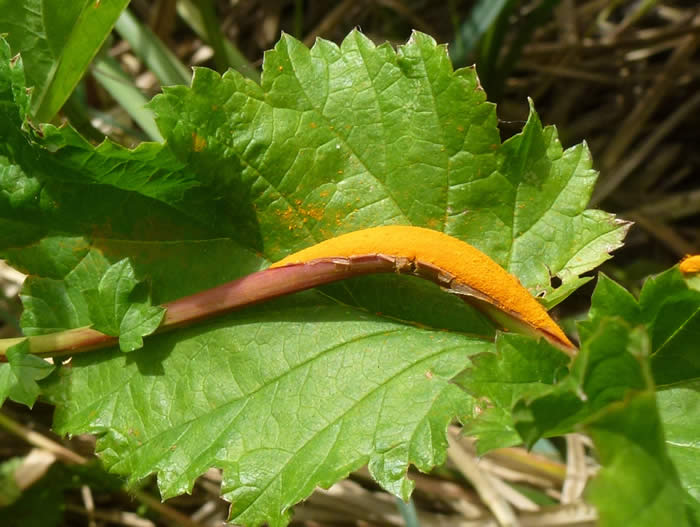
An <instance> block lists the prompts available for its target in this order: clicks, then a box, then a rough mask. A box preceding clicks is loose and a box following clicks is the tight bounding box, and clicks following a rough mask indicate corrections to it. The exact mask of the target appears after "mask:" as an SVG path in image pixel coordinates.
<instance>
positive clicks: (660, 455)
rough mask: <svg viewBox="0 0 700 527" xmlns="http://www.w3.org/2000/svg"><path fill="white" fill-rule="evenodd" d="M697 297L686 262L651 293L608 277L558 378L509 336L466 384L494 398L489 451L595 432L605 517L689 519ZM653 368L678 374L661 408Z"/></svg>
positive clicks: (487, 417)
mask: <svg viewBox="0 0 700 527" xmlns="http://www.w3.org/2000/svg"><path fill="white" fill-rule="evenodd" d="M696 295H697V291H695V290H693V289H691V288H689V287H688V285H687V283H686V281H685V280H683V278H682V277H681V276H680V273H679V272H678V270H677V269H675V268H674V269H671V270H669V271H667V272H665V273H662V274H661V275H658V276H656V277H653V278H650V279H649V280H647V282H646V283H645V284H644V287H643V289H642V291H641V294H640V300H639V301H637V300H636V299H635V298H634V297H633V296H632V295H631V294H629V293H628V292H627V291H626V290H625V289H623V288H622V287H620V286H619V285H617V284H615V283H614V282H613V281H611V280H610V279H609V278H607V277H605V276H604V275H601V276H600V278H599V281H598V285H597V287H596V290H595V292H594V294H593V303H592V306H591V310H590V313H589V319H588V320H586V321H585V322H582V323H580V324H579V330H580V331H579V333H580V335H581V338H582V346H581V351H580V353H579V354H578V355H577V357H576V358H575V360H574V361H573V363H572V364H571V367H570V369H571V373H570V374H569V375H568V376H564V377H561V378H560V379H559V380H558V381H557V382H556V383H555V382H552V379H546V381H545V382H543V381H542V377H539V376H536V375H533V371H538V370H540V371H545V372H550V375H551V374H553V373H554V372H557V371H560V372H563V370H562V369H561V367H560V366H558V365H557V364H556V363H555V362H553V361H552V359H551V358H549V362H550V363H549V364H548V365H545V367H544V368H541V361H540V360H535V361H534V362H533V363H531V362H529V361H523V360H522V358H521V357H520V355H519V353H518V351H517V350H514V349H505V348H504V347H503V346H499V352H500V353H499V355H498V358H496V357H492V356H489V355H487V356H484V357H481V356H477V357H474V358H473V359H472V366H471V367H470V368H469V369H468V370H467V371H466V372H464V373H463V374H461V375H460V377H459V382H460V383H461V384H462V385H464V386H466V387H467V389H468V390H469V391H470V394H471V395H473V396H474V397H476V398H477V399H479V398H482V397H485V398H486V399H487V400H488V402H489V403H490V404H491V405H493V406H492V407H491V408H489V409H488V410H487V411H486V412H484V413H483V414H482V415H479V416H478V417H477V418H476V419H475V421H474V423H472V424H471V425H470V430H476V431H478V432H480V435H479V437H480V440H481V441H484V440H485V444H484V445H482V446H481V449H482V450H486V449H488V448H493V447H496V446H505V445H509V444H512V443H514V442H515V441H517V438H518V437H520V438H522V439H523V440H524V441H525V442H526V443H528V444H530V445H532V444H533V443H534V442H535V441H536V440H537V439H539V438H540V437H542V436H551V435H559V434H564V433H568V432H572V431H577V430H579V431H585V432H586V433H588V434H589V435H590V436H591V437H592V438H593V440H594V443H595V446H596V451H597V452H599V454H600V459H601V463H602V464H603V469H602V470H601V473H600V475H599V476H598V478H596V479H595V480H594V482H593V483H592V484H591V487H590V498H591V500H592V501H594V503H595V504H596V505H597V506H598V508H599V513H600V519H601V525H632V524H634V525H658V524H663V525H665V524H671V525H685V524H686V521H687V520H686V515H685V514H686V512H687V513H688V514H690V515H691V516H692V515H693V514H695V515H697V511H698V501H697V488H698V479H697V474H698V462H700V456H699V455H698V453H699V451H698V448H697V440H696V438H697V433H698V430H697V426H696V425H695V424H694V423H695V419H694V418H693V417H692V416H693V415H695V414H696V413H697V408H698V407H697V404H698V401H697V392H696V391H695V389H694V388H695V385H696V384H697V374H696V369H695V368H694V365H695V364H696V357H695V355H696V354H695V352H694V348H693V346H692V345H691V344H690V342H689V335H692V334H693V333H695V334H697V329H695V327H694V324H695V317H696V313H697V310H698V308H699V307H700V300H699V299H698V297H697V296H696ZM679 306H682V307H683V309H682V310H679V309H678V307H679ZM521 349H523V350H524V349H526V348H525V347H524V346H521ZM529 356H531V357H538V356H539V357H545V358H547V357H546V355H542V354H541V353H540V355H538V354H536V353H531V354H530V355H529ZM669 357H673V360H674V361H675V362H676V368H675V369H674V368H673V367H672V366H671V365H670V364H669V362H668V361H669ZM484 365H486V368H484ZM679 366H680V368H679ZM557 368H559V369H557ZM484 370H486V371H484ZM652 377H655V378H656V379H663V380H664V381H666V382H668V381H669V380H673V382H674V384H667V385H666V386H664V387H663V388H664V389H663V391H661V392H659V394H658V398H659V403H658V408H657V402H656V391H655V386H654V381H653V379H652ZM482 379H488V380H489V382H488V383H484V382H482ZM533 380H534V381H535V382H534V383H533ZM548 385H549V386H548ZM494 415H497V416H498V418H499V419H498V420H497V425H498V426H496V427H494V423H493V421H494V419H493V416H494ZM482 421H483V423H482ZM485 427H486V428H487V430H486V431H487V432H490V433H484V430H483V429H484V428H485ZM515 431H517V434H516V433H515ZM664 431H665V432H666V436H664ZM673 462H675V463H676V464H675V466H674V463H673ZM676 467H678V469H677V470H676ZM678 474H680V480H679V477H678ZM683 489H684V490H683ZM684 504H685V510H684ZM640 511H643V514H642V512H640Z"/></svg>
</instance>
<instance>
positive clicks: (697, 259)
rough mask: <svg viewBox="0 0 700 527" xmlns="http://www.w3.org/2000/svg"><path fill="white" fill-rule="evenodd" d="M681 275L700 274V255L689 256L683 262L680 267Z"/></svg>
mask: <svg viewBox="0 0 700 527" xmlns="http://www.w3.org/2000/svg"><path fill="white" fill-rule="evenodd" d="M679 268H680V270H681V273H683V274H691V273H699V272H700V254H695V255H688V256H686V257H685V258H683V260H681V264H680V266H679Z"/></svg>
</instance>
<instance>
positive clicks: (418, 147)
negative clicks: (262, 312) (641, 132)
mask: <svg viewBox="0 0 700 527" xmlns="http://www.w3.org/2000/svg"><path fill="white" fill-rule="evenodd" d="M319 79H323V81H322V82H319ZM150 106H151V108H152V109H153V110H154V111H155V113H156V121H157V122H158V124H159V127H160V130H161V133H162V134H163V136H164V137H165V138H166V139H167V140H168V143H169V144H170V145H171V146H172V148H173V150H174V151H175V153H176V155H177V156H178V157H179V158H180V159H181V160H182V161H184V162H187V163H188V164H189V165H190V166H192V167H193V168H194V170H196V171H197V172H198V173H199V174H201V177H203V178H208V179H211V178H212V177H216V178H217V179H225V178H227V177H235V178H240V179H241V180H242V181H244V182H246V183H247V186H248V188H250V199H251V201H252V202H253V203H254V205H255V208H256V210H257V211H258V212H257V217H258V221H259V223H260V228H261V234H262V237H263V244H264V246H265V247H266V249H267V253H268V254H269V255H270V256H271V257H272V258H273V259H278V258H281V257H283V256H285V255H286V254H288V253H289V252H291V251H293V250H298V249H301V248H304V247H307V246H309V245H312V244H314V243H316V242H318V241H321V240H323V239H325V238H328V237H330V236H333V235H336V234H339V233H343V232H349V231H352V230H357V229H360V228H365V227H370V226H376V225H381V224H390V223H403V224H413V225H418V226H423V227H429V228H433V229H437V230H442V231H444V232H446V233H448V234H451V235H454V236H457V237H460V238H462V239H464V240H465V241H468V242H469V243H471V244H473V245H475V246H476V247H478V248H479V249H481V250H483V251H485V252H486V253H487V254H489V255H490V256H491V257H493V258H494V259H495V260H496V261H497V262H499V263H500V264H501V265H503V266H504V267H505V268H507V269H508V270H509V271H511V272H513V273H514V274H515V275H516V276H518V277H519V278H520V280H521V282H522V283H523V284H524V285H525V286H526V287H528V288H529V289H530V290H531V291H532V292H533V294H537V295H540V296H542V295H544V298H543V300H544V301H545V303H546V304H547V305H548V306H553V305H555V304H556V303H558V302H559V301H561V300H563V299H564V298H565V297H566V296H567V295H568V294H570V293H571V292H572V291H573V290H574V289H575V288H576V287H578V286H579V285H581V284H582V283H583V282H584V281H585V280H586V279H582V278H579V275H580V274H581V273H583V272H585V271H587V270H590V269H591V268H593V267H595V266H596V265H598V264H599V263H601V262H602V261H604V260H605V259H606V258H608V257H609V252H610V251H612V250H614V249H615V248H616V247H619V245H620V244H621V241H622V238H623V237H624V235H625V232H626V230H627V224H625V223H624V222H618V221H616V220H615V219H614V218H613V216H611V215H609V214H606V213H603V212H601V211H593V210H588V211H586V210H585V206H586V203H587V202H588V199H589V197H590V194H591V191H592V188H593V184H594V182H595V179H596V173H595V172H594V171H593V170H592V169H591V160H590V155H589V152H588V150H587V148H586V147H585V145H579V146H576V147H572V148H570V149H568V150H566V151H563V150H562V147H561V144H560V143H559V140H558V138H557V134H556V130H555V129H554V128H553V127H546V128H543V127H542V125H541V123H540V121H539V118H538V117H537V114H536V113H535V111H534V109H531V113H530V118H529V119H528V122H527V124H526V125H525V128H524V129H523V132H522V133H521V134H517V135H516V136H514V137H512V138H511V139H509V140H508V141H506V142H505V143H504V144H503V145H500V140H499V133H498V128H497V121H496V114H495V107H494V106H493V105H492V104H490V103H487V102H486V100H485V95H484V93H483V92H482V91H481V90H480V89H479V88H478V83H477V79H476V75H475V72H474V70H473V69H461V70H457V71H453V70H452V66H451V64H450V62H449V59H448V56H447V53H446V50H445V48H444V47H442V46H436V44H435V42H434V41H433V40H432V39H431V38H430V37H428V36H426V35H423V34H421V33H414V34H413V36H412V38H411V40H410V41H409V43H408V44H407V45H405V46H401V47H400V48H399V49H398V51H397V52H396V53H395V52H394V51H393V50H392V49H391V48H390V47H389V46H388V45H382V46H378V47H375V45H374V44H373V43H372V42H371V41H370V40H369V39H368V38H366V37H364V36H363V35H362V34H361V33H359V32H358V31H353V32H352V33H350V35H348V37H346V39H345V40H344V41H343V43H342V44H341V45H340V47H337V46H335V45H333V44H331V43H329V42H325V41H319V42H318V43H317V44H316V45H315V46H314V47H313V48H312V49H311V50H309V49H307V48H306V47H304V46H303V45H302V44H301V43H299V42H298V41H296V40H295V39H293V38H292V37H289V36H287V35H284V36H283V37H282V39H281V40H280V42H279V43H278V44H277V45H276V46H275V49H274V50H272V51H269V52H267V53H266V55H265V64H264V69H263V75H262V86H258V85H257V84H255V83H253V82H251V81H249V80H245V79H243V77H241V76H240V75H239V74H237V73H235V72H229V73H227V74H225V75H224V76H223V77H219V76H218V75H217V74H216V73H214V72H212V71H210V70H206V69H198V70H196V71H195V75H194V78H193V81H192V87H191V88H187V87H184V86H175V87H170V88H166V89H165V90H164V94H163V95H160V96H157V97H156V98H154V100H153V102H152V103H151V104H150ZM212 174H216V176H212ZM280 224H281V225H282V226H283V228H281V229H280V228H279V227H280ZM552 276H558V277H559V278H561V280H562V284H561V285H560V286H559V287H558V288H553V287H552V286H551V285H550V281H551V277H552ZM359 287H362V282H358V288H359Z"/></svg>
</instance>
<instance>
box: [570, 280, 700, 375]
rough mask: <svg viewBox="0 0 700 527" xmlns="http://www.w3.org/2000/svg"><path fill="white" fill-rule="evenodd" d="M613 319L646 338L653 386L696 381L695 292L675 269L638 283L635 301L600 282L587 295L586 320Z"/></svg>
mask: <svg viewBox="0 0 700 527" xmlns="http://www.w3.org/2000/svg"><path fill="white" fill-rule="evenodd" d="M606 316H619V317H622V318H623V319H624V320H626V321H627V322H628V323H630V324H632V325H641V324H644V325H645V326H646V327H648V328H649V335H650V337H651V369H652V373H653V375H654V381H655V382H656V384H657V385H658V386H667V385H673V384H677V383H683V382H692V381H694V380H697V379H699V378H700V356H699V355H698V353H697V352H696V350H697V347H698V346H697V342H698V335H700V291H697V290H695V289H693V288H691V287H690V286H689V284H688V282H687V281H686V280H684V279H683V277H682V276H681V274H680V272H679V271H678V269H677V268H676V267H674V268H672V269H669V270H668V271H665V272H663V273H661V274H658V275H656V276H652V277H650V278H649V279H647V280H646V281H645V282H644V286H643V287H642V290H641V292H640V296H639V300H638V301H637V300H636V299H634V297H633V296H632V295H631V294H630V293H628V292H627V291H625V290H624V288H622V287H621V286H619V285H617V284H615V283H614V282H613V281H611V280H610V279H609V278H607V277H605V276H601V277H600V279H599V283H598V286H597V287H596V289H595V292H594V293H593V298H592V306H591V311H590V317H589V318H590V320H589V321H587V322H585V323H583V324H582V326H581V329H582V331H584V332H585V331H587V330H588V328H589V327H593V326H595V324H596V322H597V320H598V319H599V318H600V317H606Z"/></svg>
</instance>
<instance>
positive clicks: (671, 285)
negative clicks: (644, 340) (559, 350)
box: [580, 268, 700, 517]
mask: <svg viewBox="0 0 700 527" xmlns="http://www.w3.org/2000/svg"><path fill="white" fill-rule="evenodd" d="M606 316H619V317H622V318H623V319H625V320H627V321H628V322H629V323H630V324H635V325H644V326H645V327H646V328H647V329H648V331H649V333H650V336H651V343H650V347H651V352H650V353H651V362H650V365H651V372H652V374H653V376H654V380H655V381H656V383H657V384H660V385H662V386H661V387H662V390H661V391H660V392H658V404H659V411H660V413H661V420H662V422H663V426H664V429H665V431H666V434H667V435H666V447H667V449H668V452H669V455H670V456H671V459H672V460H673V462H674V463H675V466H676V468H677V469H678V472H679V473H680V476H681V482H682V484H683V487H684V489H685V491H686V493H687V495H688V497H687V500H686V504H687V507H688V509H689V510H691V511H695V512H694V514H695V516H696V517H700V504H699V503H698V498H699V497H700V494H699V492H698V488H699V486H700V480H699V479H698V474H700V448H699V447H698V445H697V441H696V437H697V434H698V430H697V426H696V423H695V421H696V419H695V418H694V416H695V415H696V413H697V410H698V401H697V397H696V393H697V385H698V377H699V374H700V361H699V360H698V357H697V355H698V354H697V352H696V350H697V336H698V334H700V292H699V291H697V290H696V289H693V288H692V287H691V285H690V284H689V282H688V281H686V280H684V279H683V277H682V276H681V274H680V273H679V272H678V269H677V268H673V269H670V270H668V271H665V272H663V273H661V274H659V275H657V276H654V277H651V278H649V279H648V280H647V281H646V282H645V283H644V286H643V288H642V291H641V293H640V298H639V301H637V300H635V299H634V297H632V295H630V294H629V293H628V292H627V291H625V290H624V289H623V288H622V287H621V286H619V285H617V284H615V283H614V282H613V281H612V280H610V279H609V278H607V277H605V276H601V277H600V278H599V280H598V285H597V287H596V290H595V292H594V294H593V299H592V306H591V311H590V320H589V321H587V322H585V323H583V324H581V325H580V328H581V330H582V335H583V334H584V333H586V332H587V331H589V328H591V327H593V326H595V325H596V324H597V323H598V321H599V320H600V319H601V318H602V317H606Z"/></svg>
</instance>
